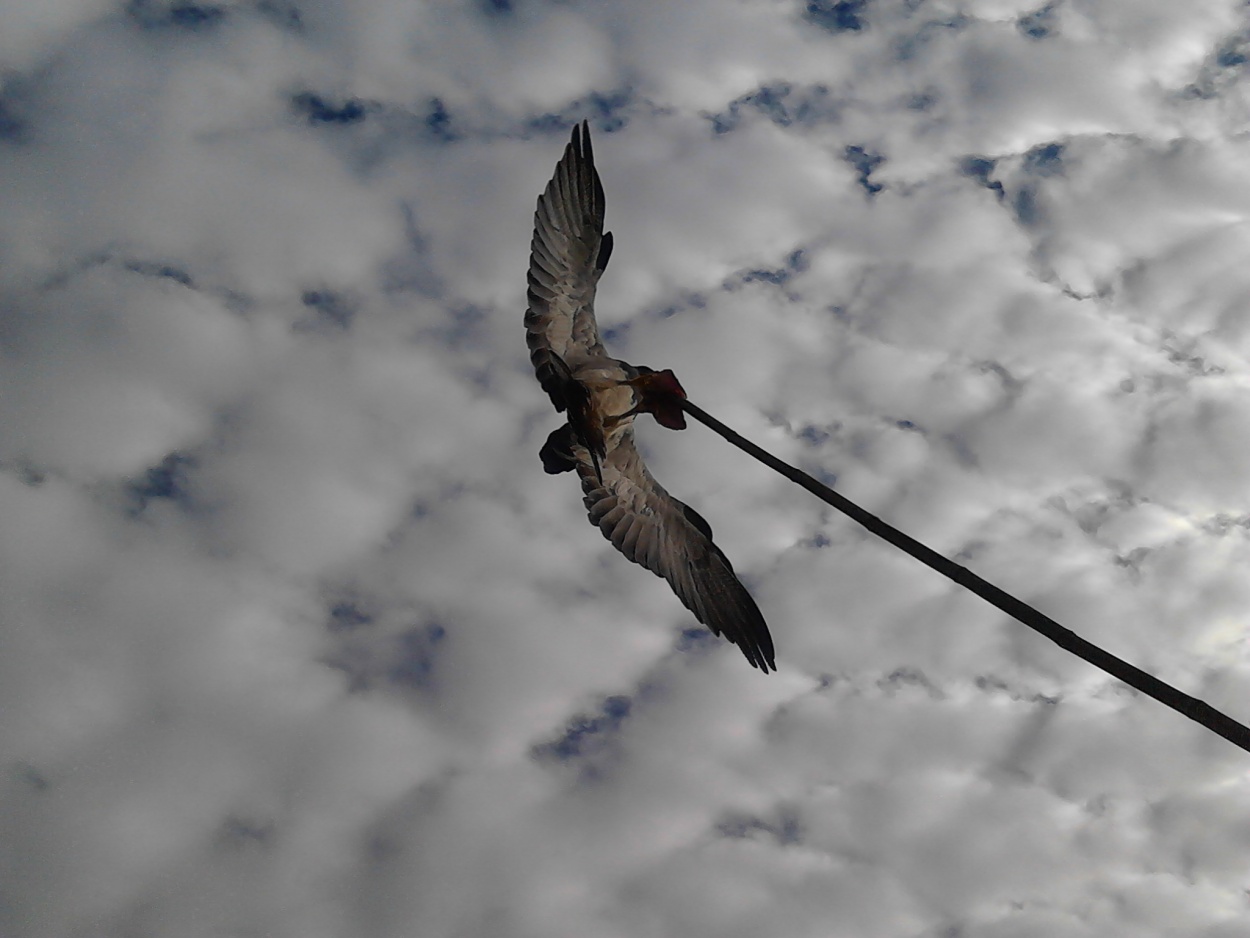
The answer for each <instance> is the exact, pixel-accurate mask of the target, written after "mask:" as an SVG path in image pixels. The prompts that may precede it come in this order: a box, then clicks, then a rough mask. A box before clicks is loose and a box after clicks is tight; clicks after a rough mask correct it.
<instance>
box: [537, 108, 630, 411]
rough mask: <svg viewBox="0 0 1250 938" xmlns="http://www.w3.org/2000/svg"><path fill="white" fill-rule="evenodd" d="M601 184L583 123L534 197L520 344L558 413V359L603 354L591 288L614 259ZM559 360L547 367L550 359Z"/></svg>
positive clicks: (561, 378)
mask: <svg viewBox="0 0 1250 938" xmlns="http://www.w3.org/2000/svg"><path fill="white" fill-rule="evenodd" d="M603 207H604V202H603V185H602V183H600V181H599V173H598V172H597V171H596V170H595V158H594V153H593V152H592V151H591V148H590V128H589V126H587V124H586V122H585V121H583V122H582V123H581V124H579V125H577V126H576V127H574V128H573V137H572V139H571V140H570V141H569V144H568V146H567V147H565V149H564V156H563V157H562V158H561V159H560V162H559V163H558V164H557V165H556V171H555V175H554V176H552V177H551V181H550V182H549V183H547V188H546V189H545V190H544V191H543V194H542V195H540V196H539V197H538V208H537V209H536V210H535V212H534V237H533V240H531V241H530V269H529V277H528V280H529V291H528V297H529V309H528V310H527V311H526V313H525V341H526V344H527V345H529V348H530V361H531V362H533V364H534V371H535V372H536V373H537V375H538V380H539V382H540V383H541V384H542V386H543V390H545V391H546V392H547V393H548V394H549V395H551V400H552V403H553V404H555V405H556V409H557V410H564V409H565V407H566V403H567V402H566V401H565V399H564V394H565V388H566V387H567V385H568V379H567V374H568V369H567V368H565V367H563V364H562V362H563V360H566V359H570V358H577V357H581V356H579V355H578V353H579V352H580V353H581V354H582V355H585V354H590V355H595V354H603V353H604V352H603V344H602V343H601V342H600V341H599V328H598V326H597V325H596V324H595V285H596V284H597V283H598V282H599V276H600V275H601V274H602V273H603V269H604V268H605V267H606V266H607V264H608V257H609V256H610V255H611V253H612V235H611V233H610V232H609V233H608V234H604V233H603ZM553 354H554V356H555V357H556V358H558V359H560V361H558V362H557V361H553V359H552V356H553Z"/></svg>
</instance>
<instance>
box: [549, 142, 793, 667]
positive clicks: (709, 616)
mask: <svg viewBox="0 0 1250 938" xmlns="http://www.w3.org/2000/svg"><path fill="white" fill-rule="evenodd" d="M603 217H604V192H603V183H602V181H601V180H600V178H599V173H598V171H597V170H596V169H595V160H594V153H593V150H592V148H591V143H590V126H589V124H588V122H586V121H582V122H581V123H580V124H577V125H575V126H574V127H573V133H572V137H571V139H570V140H569V142H568V145H567V146H566V147H565V149H564V154H563V156H562V157H561V158H560V161H559V162H558V163H557V165H556V169H555V173H554V174H553V175H552V177H551V181H550V182H548V183H547V186H546V188H545V189H544V190H543V193H542V194H541V195H540V196H539V197H538V206H537V208H536V209H535V211H534V235H533V239H532V240H531V242H530V261H529V272H528V275H527V278H526V279H527V283H528V290H527V291H526V296H527V299H528V301H529V306H528V309H527V310H526V313H525V339H526V344H527V345H528V347H529V350H530V361H531V363H532V364H533V366H534V372H535V375H536V376H537V378H538V381H539V384H540V385H541V386H542V388H543V390H544V391H546V393H547V395H548V396H549V397H550V398H551V402H552V404H553V405H554V406H555V408H556V411H557V412H558V413H564V414H566V415H567V419H566V421H565V423H564V425H563V426H561V427H559V428H558V429H556V430H555V431H553V432H552V433H551V435H550V436H549V437H548V438H547V441H546V442H545V443H544V444H543V446H542V449H541V450H540V452H539V456H540V458H541V460H542V464H543V469H544V470H545V471H546V472H547V473H549V474H552V475H556V474H559V473H563V472H576V473H577V476H578V477H579V478H580V480H581V485H582V493H583V501H584V502H585V505H586V510H587V512H588V515H589V518H590V523H591V524H592V525H594V526H596V527H598V528H599V530H600V531H602V532H603V535H604V537H606V538H607V539H608V540H610V541H611V542H612V544H613V546H614V547H615V548H616V549H617V550H619V551H620V552H621V553H622V554H624V555H625V556H626V557H627V558H628V559H630V560H632V561H633V562H634V563H636V564H640V565H641V566H643V567H645V568H646V569H648V570H650V571H651V572H652V573H654V574H656V575H657V576H660V577H663V578H664V579H665V580H667V581H668V584H669V586H671V587H672V589H673V592H674V593H676V594H677V597H678V599H680V600H681V601H682V603H683V604H684V605H685V607H686V608H687V609H689V610H690V611H691V612H692V613H693V614H694V616H695V618H696V619H698V620H699V622H701V623H703V624H704V625H706V626H707V627H708V628H709V629H711V631H712V632H714V633H715V634H717V635H721V636H724V637H725V638H726V639H728V640H729V641H730V642H733V643H734V644H735V645H737V646H738V648H739V649H740V650H741V651H742V654H743V655H744V656H745V657H746V659H747V661H749V662H750V663H751V664H752V665H753V666H754V667H756V668H759V669H760V670H761V671H763V672H765V673H767V672H768V671H769V670H770V669H771V670H774V671H775V670H776V668H777V665H776V657H775V651H774V649H773V640H772V636H771V635H770V634H769V631H768V625H767V623H766V622H765V621H764V616H763V614H762V613H761V612H760V610H759V606H758V605H756V602H755V600H754V599H753V598H752V597H751V594H750V593H749V592H747V589H746V587H745V586H743V584H742V581H741V580H739V579H738V577H737V575H736V574H735V573H734V569H733V564H731V563H730V562H729V558H728V557H726V556H725V553H724V551H722V550H721V549H720V548H719V547H718V546H717V545H716V544H715V543H714V542H713V540H712V528H711V526H710V525H709V524H708V523H707V521H705V520H704V518H703V516H702V515H700V514H699V513H698V512H696V511H695V510H694V509H693V508H691V507H690V506H689V505H687V504H685V503H684V502H681V501H679V500H678V499H676V498H674V497H673V496H672V495H670V494H669V493H668V492H667V491H666V490H665V489H664V487H663V486H661V485H660V483H659V482H657V481H656V480H655V478H654V477H653V476H652V475H651V473H650V472H649V471H648V470H647V466H646V464H645V463H644V461H643V458H642V455H641V454H640V453H639V452H638V447H637V445H636V444H635V440H634V419H635V418H636V417H637V416H638V415H639V414H644V413H649V414H651V415H652V416H653V417H654V418H655V420H656V422H657V423H659V424H660V425H661V426H663V427H667V428H668V429H671V430H681V429H684V428H685V425H686V423H685V414H684V413H683V411H682V408H681V403H680V402H681V401H682V400H684V399H685V398H686V392H685V390H684V389H683V388H682V386H681V383H680V382H679V381H678V380H677V377H676V375H674V374H673V372H672V371H671V370H669V369H665V370H663V371H657V370H655V369H653V368H649V367H646V366H643V365H631V364H629V363H628V362H624V361H621V360H619V359H616V358H613V357H611V356H610V355H609V354H608V352H607V350H606V349H605V348H604V345H603V340H602V338H601V337H600V334H599V327H598V324H597V322H596V320H595V305H594V304H595V288H596V286H597V284H598V282H599V278H600V277H601V276H602V275H603V272H604V270H605V269H606V268H607V265H608V259H609V258H610V257H611V255H612V233H611V232H604V230H603Z"/></svg>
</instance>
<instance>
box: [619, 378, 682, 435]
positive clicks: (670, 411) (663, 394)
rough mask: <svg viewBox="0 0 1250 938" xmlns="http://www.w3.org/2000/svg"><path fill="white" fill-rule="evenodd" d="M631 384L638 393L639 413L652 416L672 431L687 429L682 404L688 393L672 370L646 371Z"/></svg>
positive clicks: (637, 407) (631, 381)
mask: <svg viewBox="0 0 1250 938" xmlns="http://www.w3.org/2000/svg"><path fill="white" fill-rule="evenodd" d="M629 384H630V385H631V386H632V387H633V388H634V389H635V390H636V391H638V396H639V401H638V404H637V406H635V407H634V410H635V411H636V412H637V413H642V414H651V415H652V416H654V417H655V422H656V423H658V424H659V425H660V426H662V427H667V428H668V429H670V430H684V429H686V415H685V414H684V413H683V412H682V409H681V403H680V402H681V401H684V400H685V399H686V391H685V388H683V387H682V386H681V382H680V381H678V380H677V376H676V375H675V374H673V372H672V369H670V368H665V369H664V370H663V371H644V372H643V373H642V374H640V375H639V376H638V377H636V378H631V379H630V380H629Z"/></svg>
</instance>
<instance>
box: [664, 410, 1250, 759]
mask: <svg viewBox="0 0 1250 938" xmlns="http://www.w3.org/2000/svg"><path fill="white" fill-rule="evenodd" d="M681 409H682V410H684V411H685V412H686V413H688V414H689V415H690V416H691V417H693V418H694V419H695V420H698V421H699V422H700V423H702V424H705V425H706V426H708V427H710V428H711V429H712V430H714V431H716V432H717V433H719V434H720V435H721V436H723V437H724V438H725V439H726V440H728V441H729V442H730V443H732V444H733V445H734V446H736V447H738V448H739V449H741V450H743V451H744V452H746V453H748V454H750V455H751V456H754V457H755V458H756V459H758V460H759V461H760V462H762V463H763V464H764V465H766V466H768V467H769V468H770V469H773V470H775V471H777V472H779V473H781V474H782V475H783V476H785V477H786V478H787V479H789V480H790V481H791V482H794V483H796V484H798V485H801V486H803V488H805V489H807V490H808V491H809V492H811V493H812V494H813V495H815V496H816V497H817V498H819V499H820V500H821V501H823V502H826V503H827V504H830V505H832V506H833V507H834V508H836V509H838V511H840V512H842V513H843V514H844V515H847V516H848V517H849V518H851V519H852V520H853V521H856V522H858V523H859V524H861V525H863V526H864V527H865V528H867V529H868V530H869V531H871V532H872V533H873V534H876V535H877V536H878V537H880V538H883V539H884V540H886V541H889V542H890V543H891V544H893V545H894V546H895V547H898V548H900V549H902V550H903V551H904V552H906V553H908V554H910V555H911V556H912V557H915V558H916V559H917V560H919V561H920V562H921V563H922V564H924V565H925V566H927V567H932V568H933V569H934V570H936V571H937V572H938V573H940V574H942V575H943V576H944V577H946V578H947V579H950V580H954V581H955V582H956V583H958V584H959V585H960V586H965V587H967V588H968V589H970V590H971V591H972V592H974V593H976V594H977V595H978V596H980V597H981V598H982V599H984V600H985V601H986V602H988V603H990V604H991V605H993V606H996V607H998V608H999V609H1001V610H1002V611H1003V612H1005V613H1007V615H1009V616H1011V617H1012V618H1013V619H1016V620H1018V621H1020V622H1023V623H1024V624H1025V625H1027V626H1028V627H1029V628H1031V629H1033V630H1034V631H1035V632H1040V633H1041V634H1043V635H1045V636H1046V637H1047V638H1049V639H1050V640H1051V641H1052V642H1054V643H1055V644H1056V645H1058V646H1059V647H1060V648H1063V649H1065V650H1066V651H1070V652H1072V654H1074V655H1076V656H1077V657H1078V658H1082V659H1084V660H1085V661H1088V662H1089V663H1090V664H1092V665H1093V666H1094V667H1096V668H1101V669H1102V670H1103V671H1106V672H1107V673H1108V674H1110V675H1111V676H1112V677H1116V678H1119V679H1120V680H1121V681H1123V682H1124V683H1125V684H1127V685H1129V687H1133V688H1136V689H1137V690H1139V691H1141V692H1142V693H1143V694H1147V695H1149V696H1151V697H1153V698H1154V699H1155V700H1157V701H1159V702H1160V703H1162V704H1165V705H1166V706H1169V707H1171V708H1172V709H1173V710H1175V711H1176V712H1177V713H1183V714H1184V715H1185V716H1187V717H1189V718H1190V719H1191V720H1193V721H1194V722H1196V723H1201V724H1202V725H1203V726H1205V727H1206V728H1207V729H1209V730H1211V732H1213V733H1218V734H1219V735H1220V736H1223V737H1224V738H1225V739H1227V740H1228V741H1229V742H1230V743H1232V744H1233V745H1234V746H1240V747H1241V748H1242V749H1244V750H1246V751H1247V752H1250V727H1247V726H1245V725H1243V724H1241V723H1238V722H1237V721H1236V720H1234V719H1233V718H1232V717H1230V716H1228V715H1227V714H1225V713H1221V712H1220V711H1219V710H1216V709H1215V708H1214V707H1212V706H1211V705H1210V704H1207V703H1204V702H1202V701H1201V700H1199V699H1198V698H1197V697H1190V696H1189V695H1188V694H1185V693H1182V692H1181V691H1179V690H1177V689H1176V688H1175V687H1173V686H1172V685H1170V684H1165V683H1164V682H1163V681H1161V680H1159V679H1158V678H1157V677H1154V676H1152V675H1150V674H1147V673H1146V672H1145V671H1143V670H1142V669H1141V668H1137V667H1134V666H1133V665H1131V664H1129V663H1128V662H1127V661H1125V660H1124V659H1123V658H1117V657H1116V656H1115V655H1113V654H1111V653H1110V652H1108V651H1104V650H1103V649H1101V648H1099V647H1098V646H1097V645H1094V644H1092V643H1091V642H1087V641H1086V640H1085V639H1083V638H1081V637H1080V636H1079V635H1077V634H1076V633H1074V632H1072V631H1071V630H1069V629H1065V628H1064V627H1063V626H1062V625H1060V624H1059V623H1058V622H1056V621H1055V620H1054V619H1052V618H1050V617H1049V616H1045V615H1043V614H1042V613H1040V612H1038V611H1037V610H1036V609H1034V608H1033V607H1032V606H1030V605H1029V604H1028V603H1025V602H1021V601H1020V600H1019V599H1016V598H1015V597H1014V596H1012V595H1011V594H1010V593H1005V592H1003V591H1002V590H1000V589H999V588H998V587H997V586H994V585H993V584H992V583H987V582H986V581H985V580H983V579H981V578H980V577H979V576H977V575H976V574H975V573H973V572H972V571H970V570H968V569H967V568H966V567H961V566H960V565H959V564H957V563H955V562H954V561H952V560H948V559H946V558H945V557H943V556H942V555H941V554H939V553H938V552H937V551H935V550H932V549H931V548H928V547H925V545H923V544H921V543H920V542H919V541H917V540H915V539H914V538H911V537H908V536H907V535H906V534H904V533H903V532H902V531H900V530H898V529H897V528H894V527H891V526H890V525H888V524H886V523H885V522H884V521H882V520H881V519H880V518H878V517H877V516H876V515H873V514H870V513H869V512H867V511H865V510H864V509H862V508H860V507H859V506H858V505H856V504H855V503H854V502H853V501H851V500H850V499H848V498H846V497H845V496H843V495H839V494H838V493H837V492H835V491H834V490H833V489H831V488H829V487H828V486H827V485H823V484H821V483H820V482H818V481H817V480H816V479H814V478H812V477H811V476H809V475H808V474H807V473H806V472H803V471H802V470H801V469H796V468H795V467H794V466H791V465H790V464H789V463H786V462H782V461H781V460H780V459H778V458H777V457H776V456H774V455H773V454H772V453H770V452H768V451H767V450H763V449H760V447H758V446H756V445H755V444H754V443H752V442H751V441H750V440H748V439H747V438H746V437H744V436H742V435H741V434H739V433H736V432H735V431H733V430H731V429H730V428H729V427H727V426H725V425H724V424H723V423H721V422H720V421H719V420H717V419H716V418H715V417H713V416H712V415H711V414H709V413H708V412H707V411H705V410H703V409H702V408H701V407H699V406H697V405H695V404H692V403H690V401H687V400H683V401H681Z"/></svg>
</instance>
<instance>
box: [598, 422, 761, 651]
mask: <svg viewBox="0 0 1250 938" xmlns="http://www.w3.org/2000/svg"><path fill="white" fill-rule="evenodd" d="M579 449H580V447H579ZM578 455H579V457H581V456H583V455H584V451H583V452H579V453H578ZM601 469H602V475H603V480H602V482H600V481H599V479H597V478H596V477H595V474H594V472H593V470H592V469H591V468H590V467H589V461H588V460H587V459H584V458H579V459H578V474H579V475H580V476H581V480H582V490H583V491H584V492H585V502H586V508H587V511H588V512H589V513H590V522H591V524H594V525H596V526H597V527H598V528H599V529H600V530H601V531H603V535H604V537H606V538H607V539H608V540H610V541H611V542H612V544H613V546H615V547H616V549H617V550H619V551H620V552H621V553H622V554H624V555H625V556H626V557H628V558H629V559H630V560H632V561H633V562H634V563H637V564H641V565H642V566H644V567H646V568H647V569H648V570H650V571H651V572H652V573H654V574H656V575H657V576H662V577H663V578H664V579H666V580H667V581H668V583H669V585H670V586H671V587H672V588H673V592H674V593H676V594H677V597H678V598H679V599H680V600H681V601H682V603H683V604H684V605H685V606H686V608H687V609H689V610H690V611H691V612H693V613H694V615H695V617H696V618H697V619H698V620H699V621H700V622H702V623H703V624H704V625H706V626H707V627H708V628H710V629H711V630H712V631H713V632H715V633H716V634H717V635H724V636H725V638H727V639H729V641H731V642H733V643H734V644H735V645H737V646H738V647H739V648H740V649H741V650H742V653H743V654H744V655H746V658H747V660H748V661H750V662H751V664H753V665H754V666H755V667H757V668H760V669H761V670H763V671H768V670H769V669H770V668H771V669H773V670H775V669H776V667H777V665H776V663H775V661H774V651H773V641H772V637H771V636H770V635H769V632H768V625H767V624H766V623H765V622H764V617H763V615H761V614H760V610H759V607H758V606H757V605H756V604H755V600H754V599H752V598H751V594H750V593H748V592H747V590H746V587H745V586H743V585H742V583H741V582H740V581H739V580H738V577H737V576H736V575H735V574H734V570H733V565H732V564H731V563H730V562H729V558H728V557H726V556H725V555H724V553H722V552H721V549H720V548H719V547H717V546H716V545H715V544H714V543H712V529H711V527H710V526H709V525H708V523H707V522H706V521H704V520H703V518H702V516H700V515H699V514H698V512H696V511H695V510H694V509H693V508H691V507H690V506H689V505H686V504H684V503H683V502H680V501H678V500H677V499H676V498H673V496H671V495H669V494H668V492H666V491H665V490H664V487H663V486H661V485H660V484H659V483H658V482H656V481H655V478H654V477H653V476H652V475H651V473H650V472H648V471H647V467H646V465H645V464H644V463H643V460H642V456H641V455H639V453H638V450H637V448H636V447H635V446H634V440H633V431H632V429H631V430H629V431H627V432H626V433H625V434H624V435H623V436H622V437H621V438H620V440H619V442H618V443H617V445H616V446H615V448H613V450H612V451H611V452H610V453H609V454H608V456H607V458H606V459H605V460H603V463H602V467H601Z"/></svg>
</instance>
